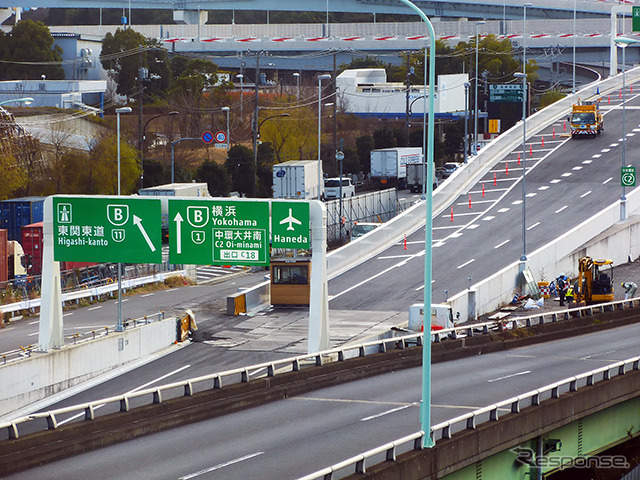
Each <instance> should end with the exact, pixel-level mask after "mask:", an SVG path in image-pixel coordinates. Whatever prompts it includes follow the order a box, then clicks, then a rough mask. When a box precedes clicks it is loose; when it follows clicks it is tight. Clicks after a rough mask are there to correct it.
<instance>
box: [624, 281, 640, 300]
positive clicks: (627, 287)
mask: <svg viewBox="0 0 640 480" xmlns="http://www.w3.org/2000/svg"><path fill="white" fill-rule="evenodd" d="M620 286H621V287H622V288H624V299H625V300H629V299H630V298H633V296H634V295H635V294H636V290H638V285H636V284H635V283H634V282H623V283H621V284H620Z"/></svg>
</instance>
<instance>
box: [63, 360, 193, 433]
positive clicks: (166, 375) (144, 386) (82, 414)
mask: <svg viewBox="0 0 640 480" xmlns="http://www.w3.org/2000/svg"><path fill="white" fill-rule="evenodd" d="M190 366H191V365H184V366H183V367H180V368H178V369H177V370H174V371H173V372H169V373H165V374H164V375H162V376H161V377H158V378H156V379H154V380H151V381H149V382H147V383H145V384H144V385H140V386H139V387H136V388H134V389H133V390H129V391H128V392H125V395H129V394H131V393H135V392H137V391H138V390H142V389H143V388H146V387H148V386H149V385H152V384H154V383H156V382H159V381H161V380H164V379H165V378H167V377H170V376H171V375H175V374H176V373H180V372H181V371H182V370H186V369H187V368H189V367H190ZM104 406H105V404H104V403H103V404H101V405H96V406H95V407H93V409H94V410H97V409H98V408H101V407H104ZM80 417H84V412H83V413H78V414H77V415H74V416H73V417H69V418H67V419H65V420H62V421H60V422H58V425H64V424H65V423H67V422H70V421H71V420H75V419H76V418H80Z"/></svg>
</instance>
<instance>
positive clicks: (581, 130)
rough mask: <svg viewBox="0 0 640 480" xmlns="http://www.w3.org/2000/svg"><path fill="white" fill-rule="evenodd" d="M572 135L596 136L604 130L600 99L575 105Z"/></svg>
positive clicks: (572, 113) (572, 115)
mask: <svg viewBox="0 0 640 480" xmlns="http://www.w3.org/2000/svg"><path fill="white" fill-rule="evenodd" d="M568 120H569V122H570V123H571V137H573V138H576V137H582V136H591V137H596V136H597V135H600V133H601V132H602V131H603V130H604V121H603V119H602V114H601V113H600V100H597V101H595V102H582V103H580V101H579V100H578V103H577V104H575V105H573V108H572V111H571V116H570V117H568Z"/></svg>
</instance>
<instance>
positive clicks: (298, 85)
mask: <svg viewBox="0 0 640 480" xmlns="http://www.w3.org/2000/svg"><path fill="white" fill-rule="evenodd" d="M293 76H294V77H296V103H300V73H298V72H293Z"/></svg>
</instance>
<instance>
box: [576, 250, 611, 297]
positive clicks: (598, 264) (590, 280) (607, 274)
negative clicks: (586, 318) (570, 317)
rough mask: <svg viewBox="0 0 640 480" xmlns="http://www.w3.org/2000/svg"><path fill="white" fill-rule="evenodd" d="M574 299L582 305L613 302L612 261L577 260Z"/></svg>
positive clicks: (606, 259) (587, 258)
mask: <svg viewBox="0 0 640 480" xmlns="http://www.w3.org/2000/svg"><path fill="white" fill-rule="evenodd" d="M575 299H576V302H577V303H578V304H583V305H584V304H586V305H591V304H593V303H603V302H612V301H613V299H614V292H613V260H610V259H608V258H591V257H582V258H580V259H579V260H578V281H577V282H576V288H575Z"/></svg>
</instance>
